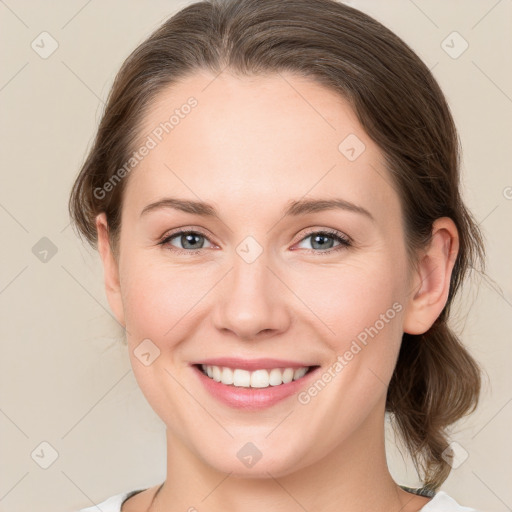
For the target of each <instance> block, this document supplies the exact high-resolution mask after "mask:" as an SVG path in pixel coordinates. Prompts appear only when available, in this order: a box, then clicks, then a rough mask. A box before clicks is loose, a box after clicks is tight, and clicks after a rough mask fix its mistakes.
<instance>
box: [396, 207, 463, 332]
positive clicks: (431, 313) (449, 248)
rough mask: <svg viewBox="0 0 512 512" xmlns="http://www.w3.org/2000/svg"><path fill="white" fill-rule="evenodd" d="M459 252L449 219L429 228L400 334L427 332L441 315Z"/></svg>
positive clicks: (443, 218) (453, 227) (457, 239)
mask: <svg viewBox="0 0 512 512" xmlns="http://www.w3.org/2000/svg"><path fill="white" fill-rule="evenodd" d="M458 251H459V236H458V231H457V227H456V226H455V223H454V222H453V220H452V219H450V218H448V217H442V218H439V219H437V220H436V221H435V222H434V224H433V226H432V239H431V242H430V244H429V246H428V247H427V248H426V249H424V250H423V251H422V253H421V257H420V259H419V262H418V268H417V269H416V270H415V272H414V275H413V277H412V288H411V292H410V295H409V297H410V299H409V301H408V303H407V307H406V312H405V315H404V326H403V330H404V332H406V333H409V334H423V333H424V332H426V331H428V329H430V327H431V326H432V324H433V323H434V322H435V321H436V319H437V317H438V316H439V315H440V314H441V312H442V311H443V308H444V306H445V305H446V301H447V299H448V292H449V291H450V279H451V275H452V270H453V266H454V265H455V261H456V258H457V253H458Z"/></svg>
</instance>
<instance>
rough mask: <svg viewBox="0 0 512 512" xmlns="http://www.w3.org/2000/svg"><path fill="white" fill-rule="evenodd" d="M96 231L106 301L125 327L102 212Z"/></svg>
mask: <svg viewBox="0 0 512 512" xmlns="http://www.w3.org/2000/svg"><path fill="white" fill-rule="evenodd" d="M96 231H97V233H98V252H99V254H100V257H101V260H102V262H103V273H104V281H105V292H106V294H107V299H108V303H109V305H110V308H111V309H112V312H113V313H114V315H115V317H116V318H117V321H118V322H119V323H120V324H121V325H122V326H123V327H126V324H125V319H124V308H123V301H122V296H121V285H120V280H119V266H118V263H117V262H116V260H115V258H114V255H113V253H112V249H111V247H110V242H109V236H108V234H109V233H108V223H107V218H106V215H105V213H104V212H102V213H100V214H99V215H97V217H96Z"/></svg>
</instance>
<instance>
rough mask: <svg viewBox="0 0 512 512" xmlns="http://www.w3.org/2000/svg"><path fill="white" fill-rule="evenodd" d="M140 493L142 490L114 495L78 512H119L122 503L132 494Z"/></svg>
mask: <svg viewBox="0 0 512 512" xmlns="http://www.w3.org/2000/svg"><path fill="white" fill-rule="evenodd" d="M142 491H143V489H140V490H137V491H129V492H122V493H120V494H115V495H114V496H111V497H110V498H107V499H106V500H105V501H102V502H101V503H98V504H97V505H92V506H90V507H87V508H81V509H80V510H79V511H78V512H98V509H99V510H101V512H121V506H122V504H123V502H124V501H126V500H127V499H128V498H130V497H131V496H133V495H134V494H137V493H139V492H142Z"/></svg>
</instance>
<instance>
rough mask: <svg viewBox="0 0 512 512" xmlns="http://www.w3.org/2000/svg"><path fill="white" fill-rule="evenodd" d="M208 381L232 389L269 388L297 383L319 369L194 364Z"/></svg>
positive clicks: (315, 366) (313, 367) (307, 367)
mask: <svg viewBox="0 0 512 512" xmlns="http://www.w3.org/2000/svg"><path fill="white" fill-rule="evenodd" d="M193 366H195V367H196V368H197V369H198V370H199V371H201V372H202V373H203V375H205V376H206V377H208V378H209V379H211V380H213V381H215V382H218V383H220V384H224V385H225V386H231V387H233V388H258V389H263V388H269V387H278V386H283V385H285V384H289V383H290V382H294V381H298V380H301V379H302V378H304V377H305V376H306V375H308V374H309V373H311V372H312V371H314V370H315V369H317V368H319V366H318V365H313V366H300V367H281V368H259V369H255V370H252V371H250V370H246V369H243V368H233V367H229V366H218V365H213V364H195V365H193Z"/></svg>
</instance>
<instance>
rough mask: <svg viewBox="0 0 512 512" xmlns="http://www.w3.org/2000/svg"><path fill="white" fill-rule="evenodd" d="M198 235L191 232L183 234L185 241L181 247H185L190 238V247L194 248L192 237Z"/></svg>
mask: <svg viewBox="0 0 512 512" xmlns="http://www.w3.org/2000/svg"><path fill="white" fill-rule="evenodd" d="M199 236H200V235H194V234H192V233H189V234H188V235H184V238H185V240H186V242H185V243H184V244H183V247H186V246H187V244H188V243H189V242H190V241H191V240H192V247H191V248H192V249H195V247H194V245H193V239H194V238H198V237H199Z"/></svg>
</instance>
